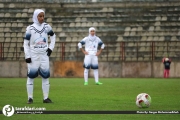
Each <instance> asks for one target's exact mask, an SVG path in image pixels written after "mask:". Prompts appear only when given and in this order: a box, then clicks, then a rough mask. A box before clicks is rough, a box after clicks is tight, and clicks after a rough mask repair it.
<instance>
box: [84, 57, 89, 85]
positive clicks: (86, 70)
mask: <svg viewBox="0 0 180 120" xmlns="http://www.w3.org/2000/svg"><path fill="white" fill-rule="evenodd" d="M90 63H91V56H90V55H85V57H84V64H83V67H84V85H88V74H89V69H90V65H91V64H90Z"/></svg>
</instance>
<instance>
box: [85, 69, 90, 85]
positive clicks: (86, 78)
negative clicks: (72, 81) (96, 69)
mask: <svg viewBox="0 0 180 120" xmlns="http://www.w3.org/2000/svg"><path fill="white" fill-rule="evenodd" d="M88 72H89V69H86V68H85V69H84V81H85V82H88Z"/></svg>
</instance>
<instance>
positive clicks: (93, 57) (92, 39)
mask: <svg viewBox="0 0 180 120" xmlns="http://www.w3.org/2000/svg"><path fill="white" fill-rule="evenodd" d="M95 32H96V30H95V28H94V27H91V28H89V36H87V37H85V38H83V39H82V40H81V41H80V42H79V43H78V47H79V48H80V49H81V51H82V52H83V53H84V54H85V58H84V65H83V67H84V68H85V69H84V81H85V82H84V85H88V72H89V69H90V68H91V69H93V71H94V78H95V84H96V85H101V84H102V83H101V82H99V74H98V56H99V55H100V54H101V52H102V49H104V43H103V42H102V41H101V39H100V38H99V37H97V36H96V35H95ZM83 45H85V50H84V49H83V48H82V46H83ZM98 46H100V47H101V48H100V50H98Z"/></svg>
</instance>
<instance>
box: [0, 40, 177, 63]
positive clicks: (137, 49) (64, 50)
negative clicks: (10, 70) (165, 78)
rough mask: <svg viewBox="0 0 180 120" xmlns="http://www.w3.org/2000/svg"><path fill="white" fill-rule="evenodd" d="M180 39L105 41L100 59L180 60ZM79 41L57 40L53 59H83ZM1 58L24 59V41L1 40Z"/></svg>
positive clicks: (52, 55) (2, 59)
mask: <svg viewBox="0 0 180 120" xmlns="http://www.w3.org/2000/svg"><path fill="white" fill-rule="evenodd" d="M179 51H180V41H128V42H105V49H104V50H103V52H102V53H101V55H100V56H99V61H159V60H161V59H162V57H165V56H166V57H167V56H168V57H170V58H172V59H173V60H174V61H178V60H179V56H180V53H179ZM83 59H84V55H83V53H82V52H81V51H80V50H79V49H78V47H77V42H56V45H55V48H54V50H53V52H52V54H51V57H50V60H52V61H67V60H68V61H82V60H83ZM0 60H1V61H6V60H24V51H23V43H19V42H1V43H0Z"/></svg>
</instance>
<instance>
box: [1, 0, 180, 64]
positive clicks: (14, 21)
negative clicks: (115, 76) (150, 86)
mask: <svg viewBox="0 0 180 120" xmlns="http://www.w3.org/2000/svg"><path fill="white" fill-rule="evenodd" d="M29 4H31V5H29ZM36 8H41V9H44V10H45V12H46V16H45V17H46V22H47V23H49V24H50V25H52V26H53V28H54V31H55V33H56V35H57V42H56V47H55V49H54V51H53V54H52V56H51V58H50V59H51V60H82V57H83V54H82V53H81V52H80V51H79V50H78V48H77V43H78V42H79V41H80V40H81V39H82V38H83V37H85V36H86V35H88V28H89V27H91V26H94V27H95V28H96V29H97V36H99V37H100V38H101V39H102V40H103V42H104V43H105V44H106V49H105V50H104V51H103V53H102V55H101V56H100V57H99V61H151V60H154V61H156V60H161V58H162V57H164V55H166V56H167V55H168V56H169V57H171V58H172V59H173V60H178V57H179V53H178V51H180V41H179V40H180V32H179V29H180V18H179V12H180V2H179V0H41V1H35V0H0V46H2V47H0V49H3V50H0V51H1V52H3V54H2V56H1V59H0V60H24V55H23V49H22V45H23V36H24V32H25V30H26V27H27V26H28V25H30V24H32V19H31V18H32V14H33V11H34V9H36ZM10 43H12V44H10Z"/></svg>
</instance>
